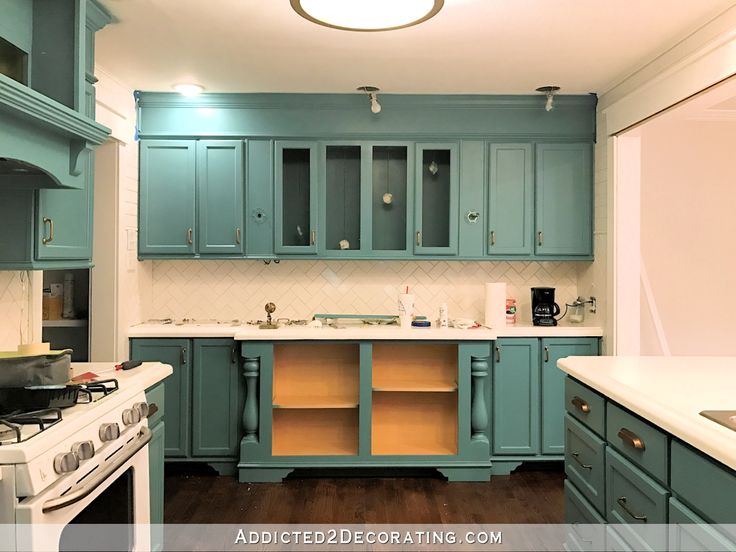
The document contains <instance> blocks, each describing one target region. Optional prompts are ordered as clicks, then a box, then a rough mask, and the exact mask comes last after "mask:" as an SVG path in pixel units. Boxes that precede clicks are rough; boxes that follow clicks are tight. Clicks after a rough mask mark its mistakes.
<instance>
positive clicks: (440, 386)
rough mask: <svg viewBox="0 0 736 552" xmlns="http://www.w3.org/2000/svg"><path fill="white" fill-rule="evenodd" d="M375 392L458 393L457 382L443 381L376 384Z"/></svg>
mask: <svg viewBox="0 0 736 552" xmlns="http://www.w3.org/2000/svg"><path fill="white" fill-rule="evenodd" d="M373 391H377V392H384V393H392V392H411V393H452V392H453V391H457V382H453V383H446V382H442V381H406V380H404V381H401V382H395V383H390V382H382V383H381V385H380V386H379V385H377V384H374V386H373Z"/></svg>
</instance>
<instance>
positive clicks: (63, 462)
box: [54, 452, 79, 474]
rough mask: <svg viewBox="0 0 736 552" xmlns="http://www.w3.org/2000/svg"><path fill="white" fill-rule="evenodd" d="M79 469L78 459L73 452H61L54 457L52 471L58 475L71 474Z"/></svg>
mask: <svg viewBox="0 0 736 552" xmlns="http://www.w3.org/2000/svg"><path fill="white" fill-rule="evenodd" d="M78 467H79V458H78V457H77V455H76V454H74V453H73V452H61V453H59V454H57V455H56V456H55V457H54V471H55V472H56V473H58V474H62V473H69V472H73V471H74V470H76V469H77V468H78Z"/></svg>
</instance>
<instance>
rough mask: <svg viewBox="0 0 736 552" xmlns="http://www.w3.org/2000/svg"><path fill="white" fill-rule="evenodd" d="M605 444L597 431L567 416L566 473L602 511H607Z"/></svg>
mask: <svg viewBox="0 0 736 552" xmlns="http://www.w3.org/2000/svg"><path fill="white" fill-rule="evenodd" d="M605 447H606V444H605V442H604V441H602V440H601V439H600V438H598V436H597V435H596V434H595V433H593V432H592V431H590V430H588V429H586V428H585V426H584V425H583V424H581V423H580V422H578V421H577V420H575V418H573V417H572V416H570V415H569V414H568V415H567V416H565V474H567V477H568V478H569V480H570V481H572V482H573V483H574V484H575V486H576V487H577V488H578V489H579V490H580V492H581V493H582V494H583V495H584V496H585V497H586V498H587V499H588V500H589V501H590V502H591V503H592V504H593V506H595V508H596V509H597V510H598V511H599V512H605V511H606V504H605V477H606V472H605Z"/></svg>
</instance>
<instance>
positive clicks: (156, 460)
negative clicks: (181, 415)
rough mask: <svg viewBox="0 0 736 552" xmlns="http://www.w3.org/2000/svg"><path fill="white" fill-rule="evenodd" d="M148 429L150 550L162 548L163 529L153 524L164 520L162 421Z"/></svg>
mask: <svg viewBox="0 0 736 552" xmlns="http://www.w3.org/2000/svg"><path fill="white" fill-rule="evenodd" d="M150 429H151V433H153V437H152V438H151V442H150V443H149V444H148V481H149V490H150V509H151V513H150V515H151V521H150V523H151V525H152V527H151V550H163V531H162V530H161V529H160V528H158V527H153V525H161V524H163V522H164V492H165V491H164V434H165V428H164V422H159V423H157V424H156V426H155V427H153V428H150Z"/></svg>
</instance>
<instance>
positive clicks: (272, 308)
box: [258, 303, 279, 330]
mask: <svg viewBox="0 0 736 552" xmlns="http://www.w3.org/2000/svg"><path fill="white" fill-rule="evenodd" d="M264 309H265V310H266V323H265V324H261V325H260V326H258V329H259V330H277V329H278V327H279V326H278V324H274V323H273V318H272V317H271V315H272V314H273V313H274V312H276V305H275V304H274V303H266V306H265V307H264Z"/></svg>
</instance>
